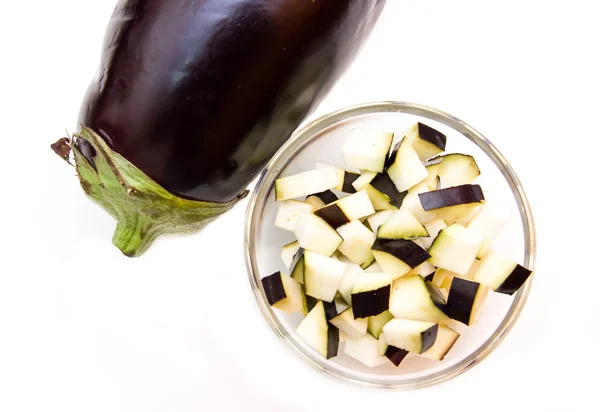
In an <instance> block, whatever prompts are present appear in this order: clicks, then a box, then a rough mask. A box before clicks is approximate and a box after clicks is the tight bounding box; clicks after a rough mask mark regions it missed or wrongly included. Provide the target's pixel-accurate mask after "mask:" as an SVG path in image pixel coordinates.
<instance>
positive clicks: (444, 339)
mask: <svg viewBox="0 0 600 412" xmlns="http://www.w3.org/2000/svg"><path fill="white" fill-rule="evenodd" d="M459 337H460V334H459V333H458V332H456V331H454V330H453V329H451V328H449V327H448V326H446V325H438V331H437V337H436V339H435V343H434V344H433V346H432V347H431V348H429V349H428V350H427V351H426V352H423V353H422V354H421V356H424V357H426V358H429V359H433V360H439V361H441V360H442V359H444V357H445V356H446V355H447V354H448V352H450V349H452V347H453V346H454V344H455V343H456V341H457V340H458V338H459Z"/></svg>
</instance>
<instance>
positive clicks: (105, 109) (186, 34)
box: [55, 0, 385, 256]
mask: <svg viewBox="0 0 600 412" xmlns="http://www.w3.org/2000/svg"><path fill="white" fill-rule="evenodd" d="M384 4H385V0H121V1H119V3H118V4H117V6H116V9H115V11H114V14H113V16H112V18H111V21H110V24H109V27H108V31H107V33H106V37H105V44H104V51H103V55H102V60H101V64H100V68H99V70H98V73H97V75H96V77H95V78H94V80H93V82H92V83H91V85H90V87H89V89H88V92H87V95H86V97H85V99H84V101H83V104H82V107H81V112H80V118H79V124H80V125H81V129H80V130H79V132H78V133H77V134H76V135H75V136H74V138H73V140H72V141H69V142H68V144H69V146H70V147H71V148H72V149H73V153H74V157H75V161H76V164H77V170H78V174H79V177H80V181H81V185H82V187H83V189H84V190H85V191H86V193H87V194H88V195H89V196H90V197H91V198H92V199H93V200H95V201H96V202H97V203H99V204H100V205H101V206H103V207H104V208H105V209H107V211H108V212H109V213H111V214H112V215H113V217H115V219H116V220H117V222H118V225H117V231H116V233H115V237H114V239H113V243H115V245H116V246H118V247H119V248H120V249H121V250H122V251H123V253H125V254H126V255H128V256H138V255H140V254H142V253H143V252H144V251H145V250H146V249H147V248H148V247H149V246H150V244H151V243H152V242H153V240H154V239H155V238H156V237H157V236H159V235H161V234H163V233H181V232H191V231H195V230H198V229H200V228H201V227H203V226H204V225H205V224H206V223H208V222H209V221H210V220H212V219H214V218H215V217H216V216H218V215H219V214H221V213H223V212H224V211H226V210H228V209H229V208H231V207H232V206H233V205H234V204H235V203H236V202H237V200H239V199H240V198H242V197H243V196H244V195H245V193H246V192H245V191H244V190H245V188H246V187H247V186H248V184H249V183H250V182H251V181H252V180H253V179H254V178H255V177H256V175H257V174H258V173H259V172H260V171H261V170H262V168H263V167H264V166H265V164H266V163H267V162H268V160H269V159H270V158H271V157H272V156H273V154H274V153H275V152H276V151H277V150H278V149H279V148H280V147H281V145H282V144H283V143H285V141H286V140H287V139H288V138H289V137H290V136H291V134H292V133H293V132H294V130H295V129H296V128H297V127H298V125H299V124H300V123H301V122H302V120H303V119H304V118H305V117H306V116H307V115H308V114H309V113H310V112H311V111H312V110H313V109H314V108H315V107H316V106H317V105H318V103H319V102H320V100H321V99H322V97H323V96H324V95H325V94H326V93H327V92H328V90H329V89H330V88H331V86H332V85H333V83H334V82H335V81H336V80H337V79H338V78H339V76H340V75H341V73H342V72H343V71H344V69H345V68H346V67H347V66H348V64H349V63H350V62H351V60H352V58H353V57H354V55H355V54H356V52H357V50H358V49H359V47H360V45H361V44H362V43H363V42H364V40H365V38H366V37H367V36H368V34H369V33H370V31H371V29H372V27H373V26H374V24H375V22H376V21H377V18H378V17H379V15H380V13H381V10H382V8H383V6H384ZM64 144H67V143H65V142H63V146H64ZM59 146H60V145H59ZM55 149H57V147H55ZM63 149H64V148H63ZM58 151H59V152H61V150H60V148H59V149H58ZM62 155H63V157H64V152H63V154H62Z"/></svg>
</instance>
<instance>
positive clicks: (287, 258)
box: [281, 241, 301, 271]
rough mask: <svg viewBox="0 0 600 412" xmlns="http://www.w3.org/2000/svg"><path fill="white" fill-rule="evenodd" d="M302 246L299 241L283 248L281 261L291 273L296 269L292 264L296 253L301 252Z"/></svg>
mask: <svg viewBox="0 0 600 412" xmlns="http://www.w3.org/2000/svg"><path fill="white" fill-rule="evenodd" d="M300 249H301V248H300V244H299V243H298V241H295V242H292V243H288V244H287V245H285V246H284V247H283V248H281V260H282V261H283V265H284V266H285V268H286V269H287V270H289V271H291V270H292V269H293V268H294V267H293V266H294V265H293V264H292V263H293V261H294V258H295V256H296V253H298V251H299V250H300Z"/></svg>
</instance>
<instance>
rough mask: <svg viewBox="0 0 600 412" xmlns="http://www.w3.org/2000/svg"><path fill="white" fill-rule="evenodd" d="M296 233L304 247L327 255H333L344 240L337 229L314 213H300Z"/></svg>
mask: <svg viewBox="0 0 600 412" xmlns="http://www.w3.org/2000/svg"><path fill="white" fill-rule="evenodd" d="M294 234H295V235H296V239H298V243H299V244H300V246H301V247H302V248H304V249H306V250H310V251H312V252H317V253H321V254H323V255H327V256H331V255H333V254H334V253H335V251H336V250H337V248H338V246H339V245H341V244H342V241H343V239H342V238H341V237H340V235H338V233H337V232H336V231H335V229H333V228H332V227H331V226H329V225H328V224H327V222H325V220H323V219H321V218H320V217H318V216H316V215H314V214H312V213H301V214H300V215H298V219H297V220H296V227H295V228H294Z"/></svg>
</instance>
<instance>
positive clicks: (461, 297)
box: [448, 277, 489, 326]
mask: <svg viewBox="0 0 600 412" xmlns="http://www.w3.org/2000/svg"><path fill="white" fill-rule="evenodd" d="M488 290H489V289H488V288H487V287H486V286H485V285H483V284H481V283H478V282H473V281H471V280H467V279H461V278H459V277H455V278H453V279H452V284H451V285H450V292H448V312H449V313H450V317H451V318H452V319H454V320H457V321H459V322H461V323H464V324H465V325H467V326H472V325H474V324H475V323H477V321H478V320H479V315H480V314H481V310H482V308H483V304H484V303H485V299H486V298H487V295H488Z"/></svg>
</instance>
